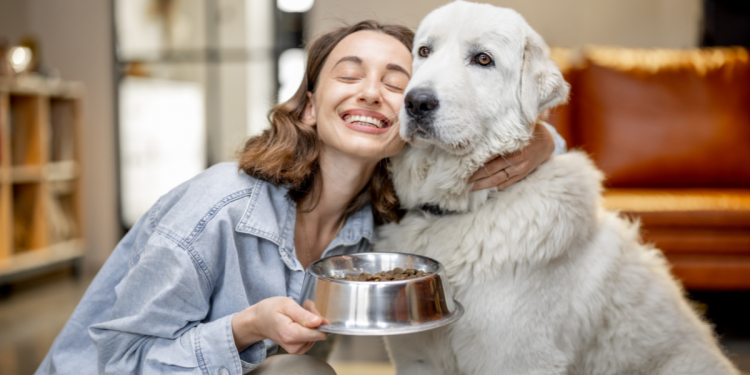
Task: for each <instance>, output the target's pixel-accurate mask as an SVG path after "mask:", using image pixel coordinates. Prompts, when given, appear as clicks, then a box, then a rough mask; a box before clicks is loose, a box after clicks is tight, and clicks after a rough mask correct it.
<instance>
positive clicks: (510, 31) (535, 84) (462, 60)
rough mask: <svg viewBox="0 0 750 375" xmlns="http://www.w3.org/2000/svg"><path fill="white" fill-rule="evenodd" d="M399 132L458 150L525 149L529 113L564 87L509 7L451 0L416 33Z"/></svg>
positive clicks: (541, 46)
mask: <svg viewBox="0 0 750 375" xmlns="http://www.w3.org/2000/svg"><path fill="white" fill-rule="evenodd" d="M412 55H413V57H414V65H413V76H412V78H411V81H410V82H409V85H408V87H407V89H406V95H405V98H404V106H403V107H402V109H401V114H400V116H399V118H400V119H401V129H400V132H401V137H402V138H404V140H406V141H407V142H410V143H411V144H412V146H415V147H418V148H419V147H424V146H427V145H436V146H438V147H440V148H442V149H444V150H445V151H447V152H449V153H452V154H456V155H466V154H471V153H474V152H475V151H477V149H483V150H484V151H485V152H489V153H490V155H497V154H502V153H507V152H513V151H515V150H517V149H520V148H521V147H523V146H525V145H526V143H527V142H528V140H529V139H530V137H531V134H532V132H533V125H534V124H535V123H536V120H537V117H538V116H539V115H540V114H541V113H542V112H543V111H544V110H545V109H547V108H551V107H554V106H555V105H558V104H560V103H562V102H564V101H565V100H566V99H567V97H568V91H569V85H568V84H567V83H566V82H565V80H564V79H563V77H562V74H561V73H560V70H559V69H558V67H557V65H556V64H555V63H554V62H553V61H552V60H551V59H550V57H549V52H548V48H547V46H546V44H545V43H544V41H543V40H542V38H541V37H540V36H539V34H537V33H536V32H535V31H534V30H532V29H531V27H530V26H529V25H528V24H527V23H526V21H525V20H524V19H523V17H522V16H521V15H520V14H518V13H517V12H516V11H514V10H512V9H505V8H499V7H495V6H492V5H488V4H475V3H468V2H464V1H456V2H454V3H451V4H448V5H446V6H443V7H441V8H438V9H436V10H434V11H433V12H432V13H430V14H429V15H427V17H426V18H425V19H424V20H423V21H422V23H421V24H420V26H419V29H418V30H417V33H416V37H415V41H414V50H413V51H412Z"/></svg>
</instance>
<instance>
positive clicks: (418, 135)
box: [404, 125, 472, 154]
mask: <svg viewBox="0 0 750 375" xmlns="http://www.w3.org/2000/svg"><path fill="white" fill-rule="evenodd" d="M404 141H406V142H408V143H409V144H412V145H414V146H417V147H419V146H420V145H426V144H431V145H435V146H437V147H440V148H442V149H444V150H445V151H448V152H450V153H452V154H465V153H466V152H467V151H468V150H469V149H470V146H471V144H472V142H471V141H470V140H459V141H454V142H446V141H444V140H442V139H441V138H440V137H439V136H438V135H437V134H434V132H432V131H431V130H429V129H425V128H423V127H420V126H418V125H417V126H413V127H411V131H410V132H408V133H407V135H406V137H404Z"/></svg>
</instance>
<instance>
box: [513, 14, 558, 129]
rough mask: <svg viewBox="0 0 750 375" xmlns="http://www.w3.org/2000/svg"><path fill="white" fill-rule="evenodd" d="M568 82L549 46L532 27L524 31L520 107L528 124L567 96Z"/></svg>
mask: <svg viewBox="0 0 750 375" xmlns="http://www.w3.org/2000/svg"><path fill="white" fill-rule="evenodd" d="M569 92H570V85H569V84H568V83H567V82H565V79H564V78H563V76H562V73H560V69H559V68H558V67H557V64H556V63H555V62H554V61H552V59H551V58H550V56H549V49H548V48H547V45H546V44H545V43H544V40H542V37H541V36H539V34H537V33H536V32H535V31H534V30H531V28H529V31H528V33H527V34H526V46H525V48H524V53H523V70H522V76H521V108H522V109H523V114H524V116H525V117H526V120H527V121H528V122H529V124H531V123H534V122H536V119H537V116H539V114H541V113H542V112H544V111H545V110H546V109H548V108H552V107H554V106H556V105H558V104H562V103H564V102H566V101H567V100H568V94H569Z"/></svg>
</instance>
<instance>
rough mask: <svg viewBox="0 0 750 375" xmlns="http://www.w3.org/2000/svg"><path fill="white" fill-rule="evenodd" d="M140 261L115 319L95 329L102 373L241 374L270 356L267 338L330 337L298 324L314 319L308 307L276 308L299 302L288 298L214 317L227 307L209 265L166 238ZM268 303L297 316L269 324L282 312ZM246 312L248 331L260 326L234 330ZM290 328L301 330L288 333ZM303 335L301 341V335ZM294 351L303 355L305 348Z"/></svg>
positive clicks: (123, 288)
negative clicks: (219, 298) (282, 326)
mask: <svg viewBox="0 0 750 375" xmlns="http://www.w3.org/2000/svg"><path fill="white" fill-rule="evenodd" d="M135 259H136V261H134V262H131V264H132V265H131V268H130V270H129V271H128V273H127V275H126V276H125V278H124V279H123V280H122V282H121V283H120V284H119V285H118V286H117V287H116V290H117V300H116V302H115V305H114V307H113V310H112V313H111V316H110V319H109V320H108V321H106V322H102V323H98V324H94V325H92V326H91V327H90V328H89V336H90V338H91V340H92V341H93V342H94V343H95V345H96V347H97V353H98V370H99V372H100V373H128V374H129V373H171V372H176V371H180V372H185V373H191V374H203V373H205V372H209V373H218V371H220V369H222V368H225V369H227V371H228V372H229V374H241V373H244V372H247V371H250V370H251V369H253V368H255V367H256V366H257V365H259V364H260V363H261V362H262V361H263V360H264V359H265V356H266V347H265V344H264V342H263V341H262V340H263V339H265V338H272V339H275V340H279V341H280V343H288V342H300V341H302V342H308V341H313V340H316V339H317V340H320V339H324V338H325V334H324V333H322V332H318V331H315V330H311V329H309V328H303V327H301V326H299V327H297V326H295V325H298V323H295V319H299V318H297V317H298V316H302V319H303V320H305V319H306V320H308V321H309V320H310V318H309V315H303V314H300V310H301V312H303V313H305V314H310V313H308V312H307V311H306V310H304V309H302V308H301V307H299V306H298V305H297V306H296V308H297V309H294V308H292V307H290V304H288V303H287V304H279V303H274V301H275V300H278V299H281V300H287V301H289V302H294V301H291V299H289V298H281V297H280V298H278V299H275V298H269V299H267V300H263V301H261V302H260V303H258V304H256V305H254V306H251V307H250V308H248V309H245V310H244V311H243V312H240V313H237V314H230V315H227V316H224V317H219V318H210V313H211V311H212V310H213V311H215V309H212V304H216V303H222V302H220V301H214V300H213V297H214V293H213V292H214V290H213V288H212V287H211V286H210V285H211V283H210V282H209V280H211V276H210V275H211V274H210V273H209V272H208V271H207V269H205V268H203V267H201V265H205V262H204V260H203V259H201V258H200V256H199V255H198V254H197V253H196V252H194V250H192V249H184V248H182V247H180V246H177V245H176V244H175V243H174V242H172V240H171V239H169V238H167V237H166V236H165V235H163V234H161V233H158V232H157V233H155V234H154V235H152V236H151V238H150V239H149V243H148V244H147V245H146V246H145V248H144V250H143V252H142V253H141V254H140V255H138V256H137V257H135ZM295 305H296V303H295ZM269 306H283V307H284V308H285V310H284V312H289V313H288V315H291V316H292V317H293V318H292V317H290V318H289V319H288V320H287V321H285V322H284V323H285V329H280V328H279V325H278V324H277V325H274V324H271V323H269V322H271V321H272V320H273V319H277V321H283V319H280V318H279V314H271V313H269V312H268V311H269V310H271V311H273V309H268V308H267V307H269ZM245 312H254V314H251V315H254V319H251V321H253V322H255V324H253V325H250V327H255V328H256V329H251V330H250V331H248V332H239V333H235V327H234V325H233V322H234V321H235V318H236V317H238V315H239V316H244V314H243V313H245ZM282 314H283V312H282ZM269 316H271V318H269ZM207 319H213V321H210V322H208V321H207ZM237 320H239V319H237ZM318 324H319V323H318ZM308 326H309V325H308ZM258 327H262V329H260V330H258V329H257V328H258ZM292 330H294V331H295V332H296V333H289V331H292ZM269 332H270V333H269ZM300 332H302V334H301V335H302V336H303V337H302V338H300V337H297V333H300ZM235 341H237V344H236V343H235ZM239 343H241V344H240V345H238V344H239ZM282 345H285V344H282ZM237 346H241V347H240V348H239V349H240V350H238V348H237ZM308 348H309V346H308ZM290 349H292V350H295V348H293V347H292V348H290ZM296 349H297V351H298V352H300V351H304V350H305V348H304V347H302V346H300V347H299V348H296Z"/></svg>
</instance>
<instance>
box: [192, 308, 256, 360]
mask: <svg viewBox="0 0 750 375" xmlns="http://www.w3.org/2000/svg"><path fill="white" fill-rule="evenodd" d="M232 316H234V315H230V316H226V317H224V318H221V319H219V320H216V321H213V322H211V323H207V324H203V325H201V326H200V328H199V330H200V333H199V334H198V335H196V342H195V344H194V347H195V355H196V357H197V358H198V363H201V362H202V363H203V365H204V366H205V367H206V369H207V370H208V373H210V374H214V373H218V372H219V371H220V370H221V369H222V368H226V369H227V370H228V373H229V374H245V373H248V372H250V371H252V370H254V369H255V368H256V367H258V365H260V364H261V362H263V360H265V359H266V344H265V343H264V342H263V341H259V342H256V343H255V344H253V345H250V347H248V348H247V349H245V350H244V351H243V352H242V353H238V352H237V347H236V346H235V344H234V335H232ZM212 370H213V371H212Z"/></svg>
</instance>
